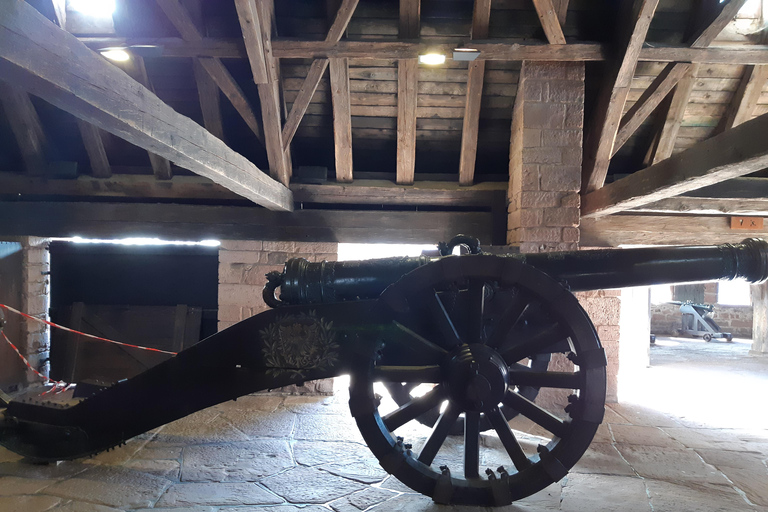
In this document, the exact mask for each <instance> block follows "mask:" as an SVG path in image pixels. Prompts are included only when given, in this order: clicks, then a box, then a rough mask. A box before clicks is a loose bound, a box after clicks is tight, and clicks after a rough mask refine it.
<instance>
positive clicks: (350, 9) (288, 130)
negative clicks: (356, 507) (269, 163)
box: [283, 0, 359, 150]
mask: <svg viewBox="0 0 768 512" xmlns="http://www.w3.org/2000/svg"><path fill="white" fill-rule="evenodd" d="M358 2H359V0H343V1H342V3H341V5H340V6H339V9H338V11H337V12H336V17H335V19H334V21H333V23H332V24H331V28H330V29H329V30H328V35H327V36H326V37H325V41H326V42H329V43H331V42H332V43H335V42H338V41H339V40H340V39H341V36H342V35H344V32H345V31H346V30H347V26H348V25H349V20H351V19H352V14H354V12H355V9H356V8H357V4H358ZM327 67H328V59H315V61H314V62H312V65H311V66H310V67H309V73H308V74H307V78H306V79H305V80H304V83H303V84H302V85H301V88H300V89H299V94H298V95H297V96H296V99H295V100H294V102H293V106H292V107H291V111H290V113H289V114H288V117H287V118H286V120H285V126H283V149H286V150H287V149H288V147H289V146H290V144H291V141H292V140H293V136H294V135H295V134H296V130H297V129H298V127H299V124H300V123H301V119H302V118H303V117H304V113H305V112H306V111H307V107H309V103H310V102H311V101H312V96H314V94H315V91H316V90H317V86H318V85H320V80H322V78H323V74H324V73H325V69H326V68H327Z"/></svg>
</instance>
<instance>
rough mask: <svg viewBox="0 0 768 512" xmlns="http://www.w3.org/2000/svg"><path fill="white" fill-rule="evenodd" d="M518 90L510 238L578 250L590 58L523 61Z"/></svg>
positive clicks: (529, 248) (524, 247)
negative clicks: (586, 73)
mask: <svg viewBox="0 0 768 512" xmlns="http://www.w3.org/2000/svg"><path fill="white" fill-rule="evenodd" d="M517 95H518V98H517V100H516V101H515V110H514V113H513V116H512V141H511V144H510V169H509V171H510V172H509V174H510V186H509V193H508V199H509V207H508V212H509V217H508V224H507V226H508V231H507V243H508V244H510V245H518V246H519V247H520V251H521V252H542V251H549V250H573V249H577V248H578V242H579V229H578V226H579V204H580V203H579V194H578V191H579V188H580V187H581V154H582V133H583V128H584V63H579V62H569V63H560V62H558V63H554V62H529V61H526V62H523V65H522V69H521V71H520V82H519V85H518V92H517Z"/></svg>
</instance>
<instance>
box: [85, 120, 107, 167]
mask: <svg viewBox="0 0 768 512" xmlns="http://www.w3.org/2000/svg"><path fill="white" fill-rule="evenodd" d="M77 127H78V129H79V130H80V136H81V137H82V139H83V145H84V146H85V152H86V153H88V160H89V161H90V163H91V175H92V176H93V177H94V178H109V177H110V176H112V168H111V167H110V165H109V159H108V158H107V152H106V150H105V149H104V141H103V140H102V138H101V130H99V129H98V128H97V127H95V126H93V125H92V124H91V123H88V122H86V121H83V120H82V119H78V120H77Z"/></svg>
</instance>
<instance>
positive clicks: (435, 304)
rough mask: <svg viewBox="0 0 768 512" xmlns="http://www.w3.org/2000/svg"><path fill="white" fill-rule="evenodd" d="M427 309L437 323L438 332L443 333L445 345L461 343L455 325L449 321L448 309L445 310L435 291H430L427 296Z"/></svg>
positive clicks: (451, 345)
mask: <svg viewBox="0 0 768 512" xmlns="http://www.w3.org/2000/svg"><path fill="white" fill-rule="evenodd" d="M427 301H428V305H429V311H430V313H431V314H432V318H433V319H434V321H435V323H436V324H437V328H438V329H440V334H442V335H443V341H444V342H445V346H447V347H457V346H459V345H461V337H460V336H459V333H458V332H456V327H455V326H454V325H453V322H452V321H451V317H450V315H448V311H446V310H445V306H444V305H443V301H442V300H440V296H439V295H438V294H437V292H434V293H432V294H431V295H430V296H429V297H428V298H427Z"/></svg>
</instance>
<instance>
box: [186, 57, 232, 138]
mask: <svg viewBox="0 0 768 512" xmlns="http://www.w3.org/2000/svg"><path fill="white" fill-rule="evenodd" d="M200 60H201V59H195V60H194V61H193V62H192V66H193V68H194V72H195V83H196V84H197V97H198V99H199V100H200V110H201V111H202V113H203V125H204V126H205V129H206V130H208V131H209V132H211V134H212V135H213V136H214V137H216V138H217V139H221V140H224V124H223V122H222V120H221V96H220V95H219V88H218V87H217V86H216V82H214V81H213V79H212V78H211V75H209V74H208V73H206V71H205V69H204V68H203V65H202V64H201V63H200Z"/></svg>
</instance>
